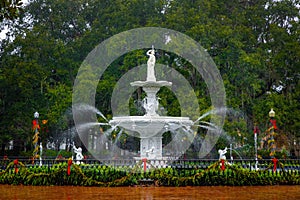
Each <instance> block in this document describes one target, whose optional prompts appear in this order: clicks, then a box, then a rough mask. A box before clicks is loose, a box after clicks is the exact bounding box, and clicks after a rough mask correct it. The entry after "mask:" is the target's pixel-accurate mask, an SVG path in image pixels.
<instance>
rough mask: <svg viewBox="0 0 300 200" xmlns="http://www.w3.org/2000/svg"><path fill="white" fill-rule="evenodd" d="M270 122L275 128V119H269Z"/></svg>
mask: <svg viewBox="0 0 300 200" xmlns="http://www.w3.org/2000/svg"><path fill="white" fill-rule="evenodd" d="M270 122H271V124H272V126H273V128H274V129H277V126H276V119H270Z"/></svg>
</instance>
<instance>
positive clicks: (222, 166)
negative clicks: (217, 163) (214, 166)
mask: <svg viewBox="0 0 300 200" xmlns="http://www.w3.org/2000/svg"><path fill="white" fill-rule="evenodd" d="M221 170H222V171H224V170H225V160H224V159H221Z"/></svg>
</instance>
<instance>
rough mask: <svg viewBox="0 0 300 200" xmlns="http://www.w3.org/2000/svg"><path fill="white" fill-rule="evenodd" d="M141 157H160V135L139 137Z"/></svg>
mask: <svg viewBox="0 0 300 200" xmlns="http://www.w3.org/2000/svg"><path fill="white" fill-rule="evenodd" d="M141 158H147V159H149V160H151V159H162V137H161V136H158V137H157V136H155V137H150V138H141Z"/></svg>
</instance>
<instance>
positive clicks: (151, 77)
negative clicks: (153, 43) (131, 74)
mask: <svg viewBox="0 0 300 200" xmlns="http://www.w3.org/2000/svg"><path fill="white" fill-rule="evenodd" d="M147 56H149V59H148V61H147V81H156V78H155V74H154V66H155V62H156V58H155V50H154V48H153V47H152V49H150V50H149V51H147Z"/></svg>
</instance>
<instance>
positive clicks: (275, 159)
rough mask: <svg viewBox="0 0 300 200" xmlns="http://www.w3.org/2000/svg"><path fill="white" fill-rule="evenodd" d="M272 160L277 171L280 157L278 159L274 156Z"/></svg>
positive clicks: (274, 169)
mask: <svg viewBox="0 0 300 200" xmlns="http://www.w3.org/2000/svg"><path fill="white" fill-rule="evenodd" d="M272 162H273V164H274V167H273V172H275V171H276V168H277V162H278V159H277V158H273V159H272Z"/></svg>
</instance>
